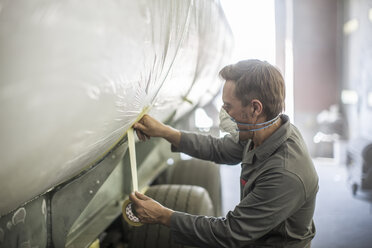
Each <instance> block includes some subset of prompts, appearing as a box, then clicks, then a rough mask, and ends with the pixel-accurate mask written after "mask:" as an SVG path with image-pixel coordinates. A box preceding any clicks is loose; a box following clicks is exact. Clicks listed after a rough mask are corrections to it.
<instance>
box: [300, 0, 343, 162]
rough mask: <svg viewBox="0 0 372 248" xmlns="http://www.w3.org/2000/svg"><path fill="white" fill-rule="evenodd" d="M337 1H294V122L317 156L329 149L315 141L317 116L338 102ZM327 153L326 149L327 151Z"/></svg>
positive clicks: (317, 126) (317, 128)
mask: <svg viewBox="0 0 372 248" xmlns="http://www.w3.org/2000/svg"><path fill="white" fill-rule="evenodd" d="M337 2H338V1H334V0H311V1H310V0H296V1H293V71H294V80H293V81H294V115H295V124H296V125H297V127H298V128H299V129H300V130H301V131H302V134H303V136H304V138H305V140H306V142H307V144H308V146H309V149H310V152H311V153H312V155H314V156H324V155H326V154H321V153H323V152H326V151H327V150H328V149H329V150H331V147H330V146H326V145H327V144H325V143H323V144H314V142H313V137H314V136H315V135H316V133H317V132H318V131H319V130H320V127H319V123H317V121H316V117H317V115H318V114H319V113H320V112H321V111H323V110H325V109H329V107H330V106H331V105H334V104H338V103H339V88H340V80H339V77H338V73H337V70H338V63H339V61H338V60H337V59H338V50H339V49H338V47H339V41H338V33H337V31H338V24H337V20H338V17H337V12H338V6H337V4H338V3H337ZM326 153H327V152H326Z"/></svg>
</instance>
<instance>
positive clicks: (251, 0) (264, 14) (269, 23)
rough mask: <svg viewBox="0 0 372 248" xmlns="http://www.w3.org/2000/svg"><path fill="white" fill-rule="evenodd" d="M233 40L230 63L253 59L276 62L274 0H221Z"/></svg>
mask: <svg viewBox="0 0 372 248" xmlns="http://www.w3.org/2000/svg"><path fill="white" fill-rule="evenodd" d="M221 5H222V8H223V9H224V12H225V15H226V18H227V20H228V22H229V24H230V27H231V30H232V32H233V35H234V39H235V48H234V53H233V56H232V59H233V62H236V61H239V60H243V59H249V58H256V59H260V60H266V61H267V62H269V63H271V64H275V2H274V0H265V1H262V0H221Z"/></svg>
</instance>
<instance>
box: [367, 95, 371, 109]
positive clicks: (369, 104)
mask: <svg viewBox="0 0 372 248" xmlns="http://www.w3.org/2000/svg"><path fill="white" fill-rule="evenodd" d="M367 99H368V107H370V108H372V92H368V98H367Z"/></svg>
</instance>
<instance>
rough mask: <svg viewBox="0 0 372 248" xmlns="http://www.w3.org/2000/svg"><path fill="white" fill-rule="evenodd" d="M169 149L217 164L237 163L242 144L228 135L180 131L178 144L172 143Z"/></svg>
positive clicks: (240, 157) (241, 151) (240, 154)
mask: <svg viewBox="0 0 372 248" xmlns="http://www.w3.org/2000/svg"><path fill="white" fill-rule="evenodd" d="M171 149H172V151H173V152H183V153H186V154H188V155H190V156H192V157H195V158H200V159H204V160H209V161H213V162H215V163H218V164H237V163H240V162H241V161H242V154H243V150H244V144H242V143H235V142H234V141H233V139H232V138H231V137H230V135H226V136H225V137H223V138H215V137H212V136H211V135H201V134H194V133H189V132H181V141H180V144H179V146H178V147H175V146H173V145H172V146H171Z"/></svg>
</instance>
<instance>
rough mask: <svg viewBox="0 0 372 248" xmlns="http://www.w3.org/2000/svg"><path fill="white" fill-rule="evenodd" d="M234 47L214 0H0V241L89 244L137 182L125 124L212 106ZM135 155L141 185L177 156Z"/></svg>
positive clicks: (162, 148) (160, 149)
mask: <svg viewBox="0 0 372 248" xmlns="http://www.w3.org/2000/svg"><path fill="white" fill-rule="evenodd" d="M231 44H232V35H231V31H230V29H229V26H228V24H227V22H226V20H225V17H224V14H223V11H222V9H221V6H220V4H219V2H218V1H215V0H203V1H195V0H185V1H173V0H157V1H153V0H138V1H137V0H136V1H127V0H125V1H114V0H108V1H95V0H94V1H54V0H53V1H43V0H37V1H23V0H12V1H6V0H1V1H0V114H1V124H0V134H1V140H0V157H1V165H0V247H18V246H19V245H23V247H51V246H54V247H65V246H68V247H86V246H88V245H90V244H91V243H92V242H93V241H94V240H95V239H96V238H97V237H98V236H99V235H100V234H101V233H102V232H103V230H105V229H106V228H107V227H108V226H110V225H111V223H112V222H113V221H114V220H115V219H116V218H117V217H118V216H120V213H121V208H120V203H121V202H122V201H123V200H124V199H125V198H127V196H128V193H129V192H130V191H131V187H130V185H131V184H130V183H131V175H130V169H129V165H128V163H129V160H128V159H127V158H126V153H127V140H126V132H127V130H128V129H129V128H130V127H131V125H132V124H133V123H135V122H136V121H137V120H139V119H140V118H141V117H142V116H143V115H144V114H146V113H149V114H151V115H152V116H154V117H155V118H157V119H158V120H160V121H163V122H166V123H169V124H174V125H176V124H177V123H181V122H182V120H183V118H186V117H187V115H188V114H190V113H192V112H193V111H194V110H195V109H196V108H197V107H203V106H205V105H206V104H208V103H209V102H210V101H211V100H212V99H213V98H214V97H215V96H216V95H217V93H218V92H219V90H220V87H221V84H222V81H221V79H219V78H218V71H219V69H220V68H221V67H222V66H223V65H225V64H226V63H228V54H229V53H230V49H231ZM137 152H138V155H137V157H138V166H139V184H140V189H144V188H145V187H147V186H148V185H150V184H151V183H152V182H153V181H154V180H155V179H157V178H158V176H159V175H160V174H161V172H162V171H163V170H164V169H165V168H166V166H167V164H170V162H169V161H170V160H169V159H171V161H173V162H172V163H174V161H176V160H178V159H179V157H178V155H176V154H170V149H169V146H168V145H167V144H166V143H164V142H162V141H161V140H153V141H151V142H150V143H148V144H146V145H145V144H140V145H138V144H137ZM167 161H168V162H167Z"/></svg>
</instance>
